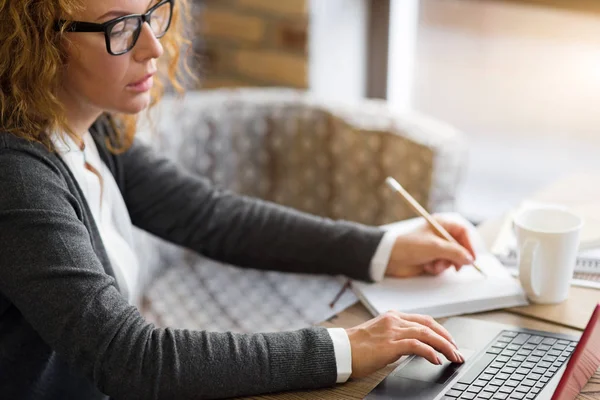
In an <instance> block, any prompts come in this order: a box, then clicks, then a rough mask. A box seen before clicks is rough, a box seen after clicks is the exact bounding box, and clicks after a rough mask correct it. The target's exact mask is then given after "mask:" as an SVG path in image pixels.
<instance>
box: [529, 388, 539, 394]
mask: <svg viewBox="0 0 600 400" xmlns="http://www.w3.org/2000/svg"><path fill="white" fill-rule="evenodd" d="M541 391H542V388H539V387H534V388H532V389H531V393H533V394H538V393H539V392H541Z"/></svg>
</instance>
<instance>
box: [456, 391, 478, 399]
mask: <svg viewBox="0 0 600 400" xmlns="http://www.w3.org/2000/svg"><path fill="white" fill-rule="evenodd" d="M475 396H477V393H469V392H467V393H463V394H462V395H461V396H460V397H459V399H464V400H473V399H474V398H475Z"/></svg>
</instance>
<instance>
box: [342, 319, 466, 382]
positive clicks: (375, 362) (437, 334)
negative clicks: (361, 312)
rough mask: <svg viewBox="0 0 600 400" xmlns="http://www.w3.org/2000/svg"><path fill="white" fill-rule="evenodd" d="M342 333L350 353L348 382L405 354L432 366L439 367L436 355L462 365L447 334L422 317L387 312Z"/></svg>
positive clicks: (444, 330) (439, 363)
mask: <svg viewBox="0 0 600 400" xmlns="http://www.w3.org/2000/svg"><path fill="white" fill-rule="evenodd" d="M346 332H347V333H348V338H349V339H350V348H351V351H352V375H351V377H352V378H361V377H363V376H367V375H369V374H371V373H373V372H375V371H377V370H379V369H381V368H383V367H385V366H386V365H388V364H391V363H393V362H395V361H396V360H398V359H399V358H400V357H402V356H404V355H409V354H415V355H418V356H421V357H424V358H426V359H427V360H428V361H429V362H431V363H432V364H436V365H441V364H442V360H441V359H440V358H439V356H438V352H439V353H442V354H443V355H444V357H446V358H447V359H448V360H449V361H451V362H455V363H463V362H464V361H465V359H464V357H463V356H462V355H461V354H460V352H458V349H457V348H456V346H455V344H454V341H453V340H452V337H451V336H450V333H448V331H447V330H446V329H445V328H444V327H443V326H441V325H440V324H438V323H437V322H436V321H435V320H434V319H433V318H431V317H428V316H424V315H416V314H403V313H399V312H396V311H389V312H387V313H386V314H383V315H380V316H378V317H376V318H373V319H371V320H369V321H367V322H365V323H364V324H361V325H358V326H356V327H354V328H350V329H346Z"/></svg>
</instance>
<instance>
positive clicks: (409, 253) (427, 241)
mask: <svg viewBox="0 0 600 400" xmlns="http://www.w3.org/2000/svg"><path fill="white" fill-rule="evenodd" d="M434 218H435V219H436V220H437V221H438V222H439V223H440V225H442V226H443V227H444V229H446V230H447V231H448V233H449V234H450V235H452V237H454V239H456V241H457V242H458V243H460V245H458V244H456V243H452V242H449V241H447V240H446V239H444V238H441V237H439V236H438V235H437V234H436V233H435V232H434V231H433V230H432V229H431V227H430V226H429V224H425V225H424V226H422V227H421V228H419V229H417V230H415V231H414V232H411V233H408V234H406V235H400V236H399V237H398V239H396V243H395V244H394V247H393V249H392V253H391V256H390V261H389V263H388V267H387V270H386V272H385V275H386V276H391V277H396V278H405V277H410V276H417V275H423V274H429V275H438V274H440V273H442V272H443V271H445V270H446V269H447V268H450V267H455V268H456V270H457V271H458V270H460V268H461V267H462V266H463V265H469V264H472V263H473V260H474V259H475V252H474V251H473V246H472V245H471V240H470V239H469V234H468V231H467V228H466V227H465V226H463V225H461V224H459V223H456V222H451V221H445V220H444V219H442V218H439V217H434Z"/></svg>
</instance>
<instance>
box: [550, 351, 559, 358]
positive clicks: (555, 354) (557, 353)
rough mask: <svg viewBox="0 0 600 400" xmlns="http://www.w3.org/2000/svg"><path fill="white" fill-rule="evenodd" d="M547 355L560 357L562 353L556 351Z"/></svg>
mask: <svg viewBox="0 0 600 400" xmlns="http://www.w3.org/2000/svg"><path fill="white" fill-rule="evenodd" d="M548 354H550V355H551V356H555V357H560V355H561V354H562V352H561V351H558V350H550V351H549V352H548Z"/></svg>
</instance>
